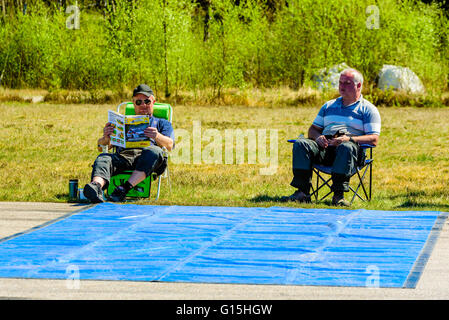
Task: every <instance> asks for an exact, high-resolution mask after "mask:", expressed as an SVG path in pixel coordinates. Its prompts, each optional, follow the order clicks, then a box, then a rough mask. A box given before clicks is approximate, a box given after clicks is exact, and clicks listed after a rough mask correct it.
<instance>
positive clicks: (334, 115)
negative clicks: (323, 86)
mask: <svg viewBox="0 0 449 320" xmlns="http://www.w3.org/2000/svg"><path fill="white" fill-rule="evenodd" d="M313 125H315V126H317V127H319V128H322V129H323V133H322V134H323V135H334V134H335V133H336V132H337V131H339V130H342V131H343V132H345V133H346V134H348V135H350V136H361V135H366V134H377V135H380V128H381V120H380V114H379V111H378V110H377V108H376V107H375V106H374V105H373V104H372V103H371V102H369V101H368V100H365V99H364V98H363V97H362V96H360V99H359V100H357V101H356V102H354V103H353V104H351V105H349V106H344V105H343V99H342V97H339V98H337V99H334V100H330V101H328V102H326V103H325V104H324V105H323V106H322V107H321V109H320V111H319V112H318V115H317V116H316V118H315V120H314V121H313Z"/></svg>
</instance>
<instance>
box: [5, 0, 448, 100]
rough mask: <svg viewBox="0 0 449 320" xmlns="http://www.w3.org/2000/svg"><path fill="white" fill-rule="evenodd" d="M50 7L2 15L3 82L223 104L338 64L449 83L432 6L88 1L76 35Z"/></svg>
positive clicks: (408, 0)
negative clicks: (188, 95)
mask: <svg viewBox="0 0 449 320" xmlns="http://www.w3.org/2000/svg"><path fill="white" fill-rule="evenodd" d="M45 3H48V2H44V1H39V0H36V1H33V2H31V3H30V4H29V6H28V8H27V12H26V15H24V14H23V13H21V12H19V11H18V12H17V13H15V14H13V15H8V16H5V17H3V19H2V20H1V23H0V72H1V73H0V80H1V85H3V86H5V87H9V88H24V87H32V88H43V89H61V88H63V89H81V90H95V89H105V88H107V89H121V88H123V87H133V86H134V85H135V84H136V83H137V82H147V83H148V84H150V85H151V86H152V87H154V89H155V90H156V92H157V94H158V95H159V96H162V95H163V93H164V94H165V96H169V95H171V94H173V93H174V94H175V95H176V94H177V92H178V91H179V90H193V91H195V90H202V89H205V88H213V90H214V95H215V96H218V97H219V96H220V95H221V93H222V92H223V89H226V88H240V89H245V88H247V87H261V88H263V87H278V86H289V87H291V88H293V89H297V88H300V87H302V86H304V85H310V84H311V76H312V75H313V74H314V73H316V72H317V70H319V69H321V68H324V67H330V66H333V65H335V64H339V63H342V62H346V63H347V64H348V65H349V66H351V67H355V68H357V69H359V70H360V71H362V73H363V74H364V75H365V78H366V79H367V82H370V83H374V82H375V79H376V76H377V74H378V72H379V70H380V68H381V67H382V65H383V64H395V65H400V66H405V67H409V68H410V69H412V70H413V71H414V72H415V73H417V74H418V76H419V77H420V78H421V79H422V80H423V82H424V84H425V85H426V87H427V89H428V90H429V91H439V92H441V91H442V90H445V89H447V85H448V78H447V77H448V76H447V75H448V73H449V60H448V56H449V55H448V53H449V51H448V39H449V38H448V36H449V34H448V30H449V28H448V19H447V17H446V16H445V15H444V14H443V12H442V11H441V9H440V8H438V6H437V5H435V4H423V3H421V2H416V1H412V0H404V1H400V2H398V1H396V0H379V1H377V2H376V5H375V7H374V8H372V6H373V2H372V1H371V0H291V1H288V2H286V5H279V6H277V7H276V10H266V7H265V6H264V5H263V4H262V3H263V2H261V1H259V0H246V1H240V2H238V4H236V2H235V1H231V0H213V1H211V2H210V6H208V8H207V10H208V12H207V14H208V16H209V17H210V19H204V16H205V14H206V12H204V8H200V7H199V6H197V5H195V4H194V2H190V1H182V2H178V1H174V0H148V1H125V0H121V1H119V0H117V1H115V2H114V5H108V6H106V7H105V8H104V10H102V11H94V10H89V9H88V7H87V6H84V7H83V6H81V7H80V10H81V12H80V29H77V30H72V29H68V28H67V27H66V21H67V19H68V18H69V15H70V13H66V12H65V11H64V10H63V9H62V8H58V7H57V6H56V5H52V6H47V5H46V4H45ZM80 3H84V2H80ZM108 3H109V2H108ZM110 3H113V2H110ZM370 6H371V7H370ZM370 8H371V9H370ZM376 10H377V11H378V15H376ZM205 33H206V34H205Z"/></svg>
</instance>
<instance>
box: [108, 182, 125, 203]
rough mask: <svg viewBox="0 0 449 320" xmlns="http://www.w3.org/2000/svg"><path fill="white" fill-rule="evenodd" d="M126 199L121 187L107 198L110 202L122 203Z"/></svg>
mask: <svg viewBox="0 0 449 320" xmlns="http://www.w3.org/2000/svg"><path fill="white" fill-rule="evenodd" d="M125 198H126V191H125V189H124V188H123V187H122V186H118V187H117V188H115V190H114V191H113V192H112V193H111V195H110V196H109V200H111V201H112V202H123V201H124V200H125Z"/></svg>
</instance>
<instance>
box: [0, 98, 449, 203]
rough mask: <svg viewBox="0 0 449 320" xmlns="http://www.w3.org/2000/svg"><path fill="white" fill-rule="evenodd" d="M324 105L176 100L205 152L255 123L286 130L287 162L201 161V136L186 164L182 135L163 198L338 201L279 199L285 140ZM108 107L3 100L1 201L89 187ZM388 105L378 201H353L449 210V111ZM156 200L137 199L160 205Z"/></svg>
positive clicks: (284, 183) (59, 196) (182, 124)
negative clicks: (265, 171)
mask: <svg viewBox="0 0 449 320" xmlns="http://www.w3.org/2000/svg"><path fill="white" fill-rule="evenodd" d="M318 108H319V106H313V107H312V106H300V107H297V106H295V107H294V106H286V107H282V106H273V107H251V106H245V107H242V106H183V105H176V106H175V107H174V118H173V120H174V127H175V132H176V130H178V133H183V134H184V135H185V134H187V135H190V137H191V138H192V139H194V135H195V133H194V130H197V131H196V132H198V124H200V125H201V132H202V146H201V147H202V150H203V157H204V155H205V154H206V155H207V152H206V151H208V150H210V146H211V141H213V140H208V139H209V138H208V133H212V134H215V137H217V136H218V137H219V138H220V137H221V138H223V139H224V137H225V132H226V130H236V129H241V130H243V131H245V130H248V129H249V130H253V132H255V133H256V134H257V135H258V134H259V133H260V131H258V129H266V133H267V136H268V138H269V133H270V130H272V131H273V132H276V134H277V139H276V141H268V138H267V143H266V147H267V149H268V150H269V147H270V143H272V144H273V143H277V146H278V148H277V152H278V154H277V156H278V158H277V163H278V166H277V169H276V171H275V174H273V175H262V174H261V170H260V169H261V168H264V167H267V165H266V164H261V163H260V162H256V163H255V164H251V163H249V162H250V161H249V157H250V155H249V154H248V152H247V151H245V159H244V161H243V163H241V164H237V163H236V161H235V160H234V161H233V163H231V164H226V163H225V160H224V157H225V155H224V153H223V155H222V159H223V160H222V161H221V160H220V159H215V161H216V162H218V164H214V163H203V161H202V162H201V163H194V162H195V158H194V153H195V150H194V143H195V142H194V141H193V140H192V141H191V143H190V151H191V152H190V157H188V158H186V159H187V161H186V159H184V163H179V162H180V161H179V155H180V154H179V151H180V150H181V149H184V151H186V150H189V148H184V147H182V140H181V141H178V147H180V149H178V151H177V152H178V153H177V154H175V153H173V156H175V155H176V156H178V158H177V159H178V160H176V159H171V160H170V164H169V166H170V176H171V188H169V186H168V184H167V183H166V180H164V184H163V185H162V189H161V197H160V199H159V201H158V202H157V203H158V204H162V205H220V206H279V205H282V206H303V207H324V208H327V207H329V204H330V203H329V201H324V202H322V203H320V204H318V205H316V204H310V205H299V204H295V203H291V204H285V203H280V202H279V198H280V197H281V196H283V195H289V194H291V193H292V192H293V191H294V190H293V188H292V187H290V186H289V183H290V181H291V177H292V175H291V144H289V143H287V142H286V140H287V139H289V138H295V137H297V136H298V135H299V134H300V133H305V132H306V131H307V129H308V127H309V125H310V123H311V122H312V121H313V119H314V117H315V115H316V113H317V112H318ZM108 109H115V106H114V105H112V104H109V105H108V104H102V105H91V104H73V105H68V104H47V103H38V104H32V103H22V102H2V103H1V104H0V111H1V115H2V117H0V149H1V152H0V180H1V181H2V184H1V185H2V187H1V188H0V201H51V202H66V201H68V181H69V179H74V178H76V179H79V183H80V186H81V187H82V186H83V185H84V184H85V183H87V182H88V181H89V178H90V172H91V165H92V163H93V161H94V160H95V157H96V155H97V154H98V152H97V151H96V140H97V138H98V137H99V136H100V135H101V133H102V126H103V124H104V123H105V122H106V121H107V110H108ZM379 110H380V113H381V116H382V122H383V123H382V134H381V140H380V143H379V146H378V147H377V148H376V149H375V150H374V155H375V164H374V184H373V190H374V194H373V200H372V201H371V202H369V203H364V202H361V201H360V200H355V202H354V204H353V206H352V208H353V209H355V208H367V209H377V210H441V211H448V208H449V192H448V189H447V188H448V181H449V156H448V153H447V150H448V148H447V141H446V140H447V137H449V128H448V126H447V119H449V108H412V107H401V108H385V107H381V108H379ZM195 125H196V129H195ZM180 129H183V130H180ZM208 129H215V130H208ZM258 137H259V136H258ZM186 142H187V140H185V139H184V143H186ZM223 150H224V142H223ZM245 150H247V149H245ZM174 160H175V161H174ZM197 160H198V159H197ZM174 162H177V163H174ZM186 162H187V163H186ZM196 162H198V161H196ZM170 189H171V190H170ZM154 191H155V190H153V192H154ZM153 195H154V193H152V198H153ZM152 198H150V199H145V200H139V201H137V202H136V203H139V204H152V203H155V202H154V200H153V199H152Z"/></svg>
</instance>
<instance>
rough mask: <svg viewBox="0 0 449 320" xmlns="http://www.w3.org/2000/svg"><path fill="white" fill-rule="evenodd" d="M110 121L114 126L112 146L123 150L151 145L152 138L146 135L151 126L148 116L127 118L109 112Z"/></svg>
mask: <svg viewBox="0 0 449 320" xmlns="http://www.w3.org/2000/svg"><path fill="white" fill-rule="evenodd" d="M108 121H109V122H110V123H112V124H113V125H114V132H113V134H112V135H111V144H112V145H113V146H117V147H123V148H145V147H148V146H149V145H150V138H148V137H146V136H145V135H144V133H143V132H144V131H145V129H146V128H147V127H148V126H149V125H150V117H149V116H148V115H133V116H125V115H123V114H120V113H118V112H115V111H112V110H109V111H108Z"/></svg>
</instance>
